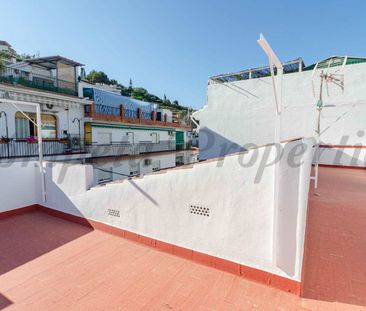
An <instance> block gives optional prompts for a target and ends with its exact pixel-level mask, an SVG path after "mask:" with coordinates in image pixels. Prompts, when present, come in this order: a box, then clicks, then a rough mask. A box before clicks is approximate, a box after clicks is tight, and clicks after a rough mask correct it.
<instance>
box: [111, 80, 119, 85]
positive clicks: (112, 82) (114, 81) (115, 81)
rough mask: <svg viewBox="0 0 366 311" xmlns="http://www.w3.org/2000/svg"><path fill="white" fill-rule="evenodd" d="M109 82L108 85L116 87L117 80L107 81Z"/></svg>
mask: <svg viewBox="0 0 366 311" xmlns="http://www.w3.org/2000/svg"><path fill="white" fill-rule="evenodd" d="M109 82H110V84H112V85H117V84H118V81H117V80H115V79H111V80H109Z"/></svg>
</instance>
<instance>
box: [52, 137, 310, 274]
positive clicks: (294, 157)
mask: <svg viewBox="0 0 366 311" xmlns="http://www.w3.org/2000/svg"><path fill="white" fill-rule="evenodd" d="M313 145H314V140H313V139H302V140H301V139H300V140H295V141H291V142H288V143H284V144H282V145H281V146H282V147H281V150H282V155H283V156H282V158H281V160H280V166H279V174H278V176H275V168H274V167H275V166H274V164H273V163H274V161H275V158H276V152H275V150H276V148H274V146H273V145H270V146H265V147H260V148H255V149H253V150H250V151H248V152H246V153H239V154H233V155H230V156H227V157H225V158H222V159H214V160H210V161H205V162H201V163H198V164H195V165H194V166H189V167H181V168H177V169H173V170H168V171H166V172H164V173H162V172H159V173H155V174H151V175H146V176H144V177H143V178H133V179H129V180H125V181H123V182H112V183H108V184H106V185H104V186H98V187H93V188H90V189H89V187H90V185H92V183H93V176H92V175H93V174H92V173H93V170H92V167H91V166H90V165H65V164H63V163H48V165H47V167H46V191H47V203H46V205H47V206H48V207H49V208H52V209H56V210H59V211H62V212H65V213H69V214H73V215H76V216H82V217H85V218H87V219H91V220H95V221H99V222H102V223H105V224H108V225H111V226H115V227H117V228H121V229H124V230H128V231H132V232H135V233H138V234H140V235H144V236H147V237H151V238H154V239H157V240H161V241H164V242H167V243H171V244H174V245H178V246H182V247H185V248H189V249H192V250H195V251H199V252H202V253H206V254H209V255H212V256H216V257H220V258H224V259H227V260H230V261H233V262H236V263H240V264H242V265H246V266H250V267H253V268H257V269H261V270H264V271H268V272H271V273H274V274H277V275H280V276H284V277H287V278H289V279H292V280H296V281H300V279H301V263H302V254H303V248H304V230H305V222H306V209H307V196H308V189H309V177H310V170H311V159H312V154H313ZM276 181H277V182H278V185H279V193H278V195H277V196H275V193H274V189H275V187H274V185H275V182H276ZM88 189H89V190H88ZM275 197H277V198H278V204H277V205H276V204H275V202H274V200H275ZM275 206H278V210H275Z"/></svg>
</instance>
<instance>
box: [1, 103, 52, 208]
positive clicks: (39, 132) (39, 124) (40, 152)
mask: <svg viewBox="0 0 366 311" xmlns="http://www.w3.org/2000/svg"><path fill="white" fill-rule="evenodd" d="M0 102H3V103H8V104H11V105H13V106H14V107H15V108H16V110H17V111H19V112H20V113H22V114H23V115H24V116H25V117H26V118H27V119H28V120H29V121H30V122H32V123H33V124H34V125H35V126H37V135H38V159H39V160H38V161H39V170H40V174H41V187H42V202H43V203H45V202H46V195H47V193H46V183H45V175H44V174H45V172H44V169H43V148H42V119H41V105H40V104H39V103H32V102H26V101H20V100H12V99H10V98H0ZM16 104H19V105H26V106H33V107H36V113H37V121H38V122H37V123H35V122H34V121H33V120H32V119H30V118H29V117H28V115H26V114H25V113H24V112H23V111H22V109H20V108H19V107H18V106H17V105H16Z"/></svg>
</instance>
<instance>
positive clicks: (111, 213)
mask: <svg viewBox="0 0 366 311" xmlns="http://www.w3.org/2000/svg"><path fill="white" fill-rule="evenodd" d="M107 214H108V215H109V216H113V217H121V215H120V211H119V210H116V209H110V208H109V209H107Z"/></svg>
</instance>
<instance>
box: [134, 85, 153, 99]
mask: <svg viewBox="0 0 366 311" xmlns="http://www.w3.org/2000/svg"><path fill="white" fill-rule="evenodd" d="M148 94H149V93H148V91H147V90H146V89H144V88H142V87H136V88H134V89H133V90H132V93H131V97H132V98H135V99H139V100H143V101H146V100H147V97H148Z"/></svg>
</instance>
